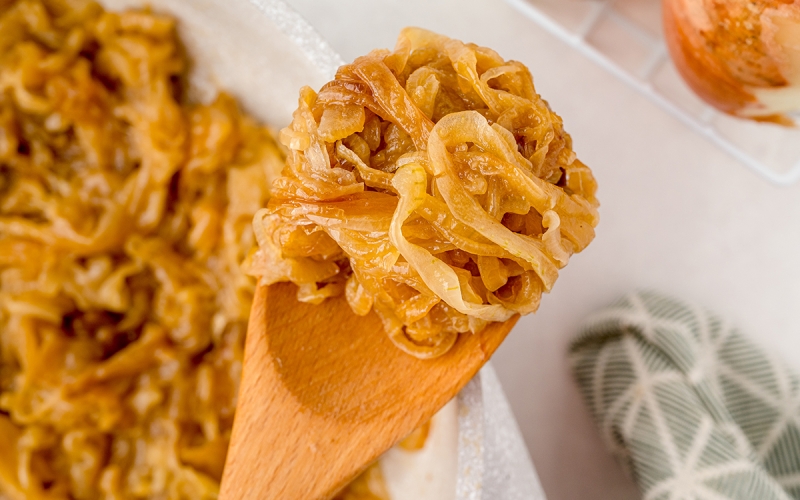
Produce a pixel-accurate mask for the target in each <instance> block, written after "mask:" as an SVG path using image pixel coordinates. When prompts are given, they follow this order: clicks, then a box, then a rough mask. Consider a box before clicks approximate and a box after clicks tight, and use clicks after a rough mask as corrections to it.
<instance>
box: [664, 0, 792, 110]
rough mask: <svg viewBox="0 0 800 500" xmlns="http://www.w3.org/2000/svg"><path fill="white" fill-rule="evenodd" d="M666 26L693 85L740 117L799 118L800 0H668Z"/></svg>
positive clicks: (674, 53) (681, 66) (678, 60)
mask: <svg viewBox="0 0 800 500" xmlns="http://www.w3.org/2000/svg"><path fill="white" fill-rule="evenodd" d="M663 9H664V10H663V13H664V32H665V35H666V39H667V46H668V47H669V51H670V54H671V55H672V59H673V61H674V62H675V64H676V66H677V67H678V71H679V72H680V74H681V75H682V76H683V78H684V79H685V80H686V82H687V83H688V84H689V86H690V87H691V88H692V89H693V90H694V91H695V92H696V93H697V94H698V95H699V96H700V97H701V98H702V99H703V100H705V101H706V102H708V103H709V104H711V105H712V106H714V107H716V108H717V109H719V110H721V111H723V112H725V113H728V114H731V115H734V116H739V117H742V118H750V119H754V120H758V121H770V122H776V123H781V124H787V125H788V124H792V123H794V122H793V120H792V119H791V118H789V117H788V116H786V113H789V112H793V111H798V110H800V1H797V0H755V1H753V0H664V5H663Z"/></svg>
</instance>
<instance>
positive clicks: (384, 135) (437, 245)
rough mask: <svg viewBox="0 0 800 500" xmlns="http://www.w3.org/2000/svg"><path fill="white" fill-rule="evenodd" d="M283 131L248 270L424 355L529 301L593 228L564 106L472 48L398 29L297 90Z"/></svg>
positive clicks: (586, 183)
mask: <svg viewBox="0 0 800 500" xmlns="http://www.w3.org/2000/svg"><path fill="white" fill-rule="evenodd" d="M281 139H282V140H283V142H284V144H285V145H286V146H287V147H288V148H289V149H290V153H289V155H288V157H287V161H286V166H285V168H284V170H283V173H282V175H281V177H280V178H278V179H277V181H276V182H275V184H274V185H273V198H272V200H271V201H270V203H269V205H268V207H267V208H266V209H264V210H262V211H260V212H259V213H258V214H257V215H256V217H255V220H254V229H255V233H256V237H257V239H258V242H259V247H260V249H259V251H258V252H257V253H256V254H254V255H253V258H252V261H251V267H250V271H251V272H252V273H254V274H255V275H258V276H261V279H262V280H263V282H265V283H274V282H277V281H292V282H294V283H296V284H298V285H299V292H298V299H299V300H301V301H306V302H312V303H318V302H319V301H322V300H324V299H325V298H327V297H330V296H334V295H339V294H342V293H344V294H345V296H346V297H347V300H348V302H349V303H350V306H351V307H352V309H353V311H354V312H356V314H362V315H363V314H367V313H368V312H369V311H370V310H374V311H375V312H376V313H377V314H378V315H379V316H380V318H381V319H382V320H383V324H384V327H385V329H386V331H387V333H388V334H389V336H390V338H391V339H392V340H393V341H394V343H395V344H396V345H397V346H398V347H399V348H401V349H403V350H404V351H406V352H408V353H410V354H413V355H415V356H418V357H421V358H429V357H435V356H439V355H441V354H443V353H445V352H447V350H448V349H449V348H450V347H451V346H452V345H453V343H454V342H455V341H456V338H457V336H458V334H460V333H463V332H469V331H472V332H475V331H479V330H481V329H482V328H483V327H484V326H485V325H486V324H487V323H489V322H493V321H504V320H507V319H509V318H510V317H511V316H513V315H514V314H517V313H522V314H526V313H530V312H533V311H535V310H536V309H537V307H538V305H539V299H540V296H541V294H542V292H546V291H549V290H550V289H551V287H552V286H553V284H554V282H555V280H556V278H557V276H558V270H559V268H561V267H563V266H564V265H566V264H567V261H568V260H569V257H570V256H571V255H572V254H573V253H575V252H579V251H581V250H583V249H584V248H585V247H586V246H587V245H588V244H589V242H590V241H591V240H592V238H593V237H594V227H595V226H596V225H597V222H598V215H597V210H596V208H597V205H598V203H597V200H596V198H595V190H596V184H595V181H594V178H593V176H592V174H591V171H590V170H589V169H588V168H587V167H586V166H585V165H583V164H582V163H581V162H580V161H579V160H578V159H577V158H576V156H575V153H574V152H573V151H572V141H571V139H570V137H569V135H567V133H566V132H565V131H564V129H563V127H562V123H561V118H560V117H559V116H558V115H556V114H555V113H553V112H552V111H551V110H550V108H549V106H548V105H547V103H546V102H545V101H543V100H542V99H541V97H539V96H538V95H537V94H536V91H535V89H534V86H533V80H532V78H531V75H530V73H529V72H528V69H527V68H526V67H525V66H523V65H522V64H520V63H518V62H516V61H506V60H504V59H502V58H501V57H500V56H499V55H498V54H497V53H495V52H493V51H491V50H489V49H486V48H483V47H478V46H476V45H472V44H465V43H462V42H459V41H457V40H451V39H449V38H447V37H444V36H441V35H437V34H435V33H431V32H429V31H425V30H421V29H416V28H407V29H405V30H403V32H402V33H401V34H400V37H399V39H398V42H397V47H396V49H395V51H394V52H389V51H386V50H376V51H373V52H371V53H370V54H368V55H367V56H364V57H359V58H358V59H356V60H355V61H354V62H353V63H352V64H348V65H345V66H342V67H341V68H339V71H338V73H337V75H336V78H335V79H334V80H333V81H331V82H329V83H328V84H326V85H325V86H323V87H322V89H321V90H320V91H319V93H315V92H314V91H313V90H311V89H310V88H304V89H303V90H302V91H301V94H300V100H299V106H298V109H297V111H295V113H294V120H293V121H292V124H291V125H290V126H289V127H288V128H287V129H285V130H284V131H283V132H282V133H281Z"/></svg>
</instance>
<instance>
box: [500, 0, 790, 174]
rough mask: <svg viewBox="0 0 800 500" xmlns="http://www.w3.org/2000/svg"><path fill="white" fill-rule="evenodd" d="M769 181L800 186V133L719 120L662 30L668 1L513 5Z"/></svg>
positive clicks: (536, 0) (550, 0)
mask: <svg viewBox="0 0 800 500" xmlns="http://www.w3.org/2000/svg"><path fill="white" fill-rule="evenodd" d="M506 1H507V2H508V3H510V4H511V5H513V6H514V7H516V8H517V9H518V10H519V11H521V12H522V13H523V14H525V15H526V16H527V17H529V18H530V19H532V20H533V21H535V22H536V23H537V24H539V25H540V26H542V27H543V28H544V29H546V30H547V31H549V32H550V33H552V34H554V35H555V36H557V37H558V38H560V39H561V40H563V41H564V42H565V43H567V44H568V45H570V46H571V47H573V48H574V49H576V50H578V51H579V52H580V53H582V54H583V55H584V56H586V57H588V58H589V59H591V60H592V61H594V62H596V63H597V64H599V65H600V66H602V67H603V68H605V69H606V70H608V71H609V72H611V73H612V74H614V75H615V76H617V77H618V78H619V79H621V80H622V81H624V82H625V83H626V84H628V85H629V86H630V87H632V88H634V89H636V90H637V91H639V92H640V93H642V94H643V95H645V96H646V97H647V98H649V99H650V100H651V101H653V102H654V103H656V104H657V105H658V106H660V107H661V108H662V109H664V110H665V111H667V112H668V113H670V114H672V115H673V116H674V117H676V118H677V119H678V120H680V121H681V122H682V123H684V124H685V125H686V126H688V127H689V128H691V129H692V130H694V131H695V132H697V133H698V134H700V135H702V136H703V137H705V138H706V139H708V140H709V141H710V142H712V143H713V144H714V145H716V146H717V147H718V148H719V149H721V150H723V151H725V152H727V153H728V154H730V155H731V156H732V157H734V158H736V159H737V160H739V161H740V162H741V163H742V164H744V165H746V166H748V167H750V168H751V169H753V170H754V171H755V172H757V173H758V174H760V175H761V176H762V177H763V178H765V179H767V180H769V181H770V182H773V183H775V184H778V185H790V184H794V183H795V182H797V181H798V180H800V129H799V128H788V127H781V126H778V125H772V124H762V123H755V122H751V121H748V120H740V119H737V118H732V117H730V116H727V115H725V114H723V113H719V112H717V111H716V110H714V109H713V108H712V107H710V106H708V105H706V104H705V103H703V102H702V101H701V100H700V99H698V98H697V97H696V96H695V95H694V94H693V93H692V91H691V90H690V89H689V88H688V87H687V86H686V84H685V83H684V82H683V80H682V79H681V77H680V76H679V75H678V73H677V70H676V69H675V67H674V65H673V64H672V61H671V60H670V58H669V54H668V53H667V49H666V45H665V43H664V39H663V34H662V30H661V2H660V0H592V1H590V0H571V1H567V0H506Z"/></svg>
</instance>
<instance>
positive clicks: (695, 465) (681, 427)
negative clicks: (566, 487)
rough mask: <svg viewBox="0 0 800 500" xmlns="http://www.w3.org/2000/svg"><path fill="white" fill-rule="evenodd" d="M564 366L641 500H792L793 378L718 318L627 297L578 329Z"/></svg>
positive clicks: (798, 392) (797, 457)
mask: <svg viewBox="0 0 800 500" xmlns="http://www.w3.org/2000/svg"><path fill="white" fill-rule="evenodd" d="M570 358H571V362H572V367H573V371H574V374H575V377H576V379H577V382H578V385H579V387H580V390H581V392H582V394H583V396H584V399H585V401H586V402H587V404H588V406H589V408H590V409H591V412H592V415H593V417H594V419H595V421H596V422H597V424H598V426H599V427H600V431H601V433H602V436H603V439H604V441H605V442H606V443H607V445H608V446H609V447H610V449H611V450H612V452H613V453H614V454H615V455H616V457H617V458H618V459H619V460H620V461H621V463H623V465H624V466H625V467H626V468H627V470H628V471H629V473H630V474H631V475H632V476H633V478H634V479H635V480H636V482H637V483H638V484H639V487H640V489H641V491H642V495H643V498H644V499H645V500H732V499H735V500H790V499H800V378H798V376H797V375H796V374H795V373H793V372H791V371H790V370H788V369H787V368H786V366H785V365H784V364H783V363H782V362H781V361H779V360H777V359H775V358H773V357H771V356H770V355H768V354H767V353H765V352H764V351H763V350H762V349H760V348H759V347H758V346H756V345H755V344H754V343H753V342H752V341H751V340H749V339H748V338H747V337H746V336H744V335H743V334H742V333H740V332H738V331H737V330H736V329H734V328H732V327H731V326H730V325H728V324H726V323H725V322H724V321H722V320H721V319H719V318H718V317H716V316H714V315H712V314H709V313H708V312H706V311H705V310H704V309H702V308H699V307H697V306H694V305H692V304H686V303H684V302H681V301H679V300H676V299H673V298H669V297H665V296H663V295H660V294H658V293H655V292H638V293H634V294H631V295H629V296H627V297H625V298H623V299H622V300H620V301H619V302H617V303H616V304H615V305H613V306H612V307H610V308H608V309H606V310H603V311H600V312H599V313H598V314H596V315H594V316H593V317H592V318H590V319H589V321H588V322H587V324H586V326H585V327H584V329H583V331H582V333H581V335H580V336H579V337H578V338H577V339H576V340H575V341H574V342H573V344H572V346H571V348H570Z"/></svg>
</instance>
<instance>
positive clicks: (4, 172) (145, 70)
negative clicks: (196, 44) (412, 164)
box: [0, 0, 283, 500]
mask: <svg viewBox="0 0 800 500" xmlns="http://www.w3.org/2000/svg"><path fill="white" fill-rule="evenodd" d="M186 68H187V61H186V59H185V56H184V53H183V50H182V49H181V47H180V43H179V41H178V38H177V36H176V33H175V25H174V22H173V21H172V20H171V19H168V18H165V17H162V16H158V15H154V14H151V13H148V12H133V11H132V12H126V13H122V14H115V13H109V12H104V11H103V10H102V9H101V8H100V7H99V6H98V5H97V4H95V3H93V2H88V1H81V0H19V1H0V498H3V499H11V500H23V499H28V500H36V499H49V500H54V499H65V500H67V499H73V500H75V499H99V498H102V499H106V500H112V499H117V500H130V499H144V498H154V499H166V498H169V499H192V500H198V499H211V498H216V496H217V494H218V489H219V484H218V482H219V478H220V476H221V473H222V467H223V464H224V461H225V455H226V451H227V447H228V441H229V436H230V431H231V426H232V421H233V415H234V410H235V407H236V394H237V389H238V386H239V379H240V374H241V363H242V349H243V339H244V335H245V331H246V326H247V318H248V315H249V310H250V302H251V300H252V291H253V288H254V285H255V280H254V279H253V278H251V277H249V276H247V275H245V274H244V273H243V271H242V270H241V267H240V265H241V262H242V261H243V260H244V259H245V257H246V255H247V253H248V252H249V251H250V250H251V249H252V247H254V246H255V238H254V235H253V230H252V224H251V221H252V218H253V214H254V213H255V212H256V211H257V210H258V209H259V208H260V207H262V206H264V204H265V203H266V202H267V200H268V198H269V186H270V183H271V181H272V179H273V178H274V177H277V176H278V174H279V172H280V169H281V168H282V167H283V154H282V152H281V150H280V149H279V146H278V144H277V143H276V142H275V141H274V140H273V139H272V136H271V134H270V132H269V131H268V130H267V129H266V128H265V127H263V126H260V125H258V124H257V123H256V122H255V121H254V120H252V119H250V118H248V117H247V116H244V115H243V114H242V113H240V111H239V109H238V108H237V105H236V102H235V101H234V100H233V99H232V98H231V97H228V96H226V95H224V94H223V95H220V96H219V97H218V98H217V99H216V101H214V102H212V103H210V104H207V105H201V104H190V103H187V102H186V101H185V99H184V98H183V97H182V80H183V78H184V77H185V75H186Z"/></svg>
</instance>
